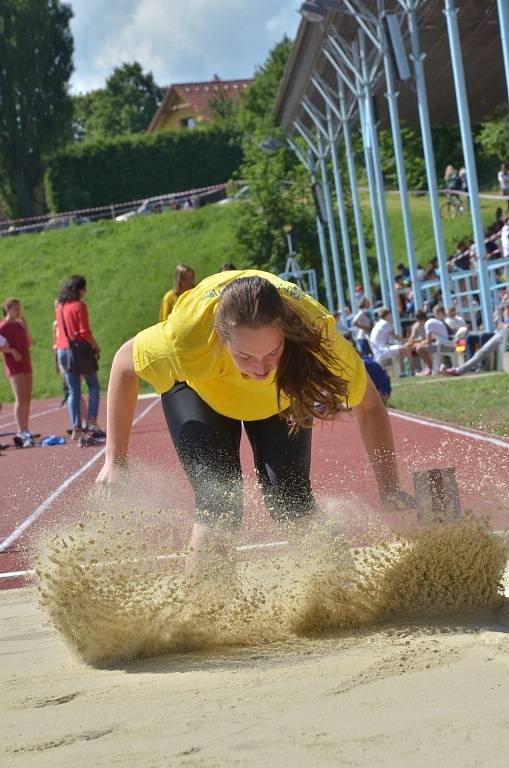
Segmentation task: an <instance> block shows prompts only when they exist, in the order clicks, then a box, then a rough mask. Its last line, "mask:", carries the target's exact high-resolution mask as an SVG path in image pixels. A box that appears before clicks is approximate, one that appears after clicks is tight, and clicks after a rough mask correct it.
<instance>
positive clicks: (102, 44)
mask: <svg viewBox="0 0 509 768" xmlns="http://www.w3.org/2000/svg"><path fill="white" fill-rule="evenodd" d="M68 2H69V4H70V5H71V6H72V9H73V12H74V19H73V21H72V24H71V27H72V32H73V36H74V44H75V53H74V64H75V72H74V75H73V78H72V81H71V86H72V91H73V92H74V93H80V92H81V93H84V92H86V91H90V90H92V89H94V88H101V87H103V86H104V82H105V80H106V78H107V77H108V75H109V74H111V72H112V70H113V68H114V67H115V66H118V65H120V64H122V63H123V62H131V61H135V60H136V61H139V62H140V63H141V65H142V67H143V69H144V70H145V71H151V72H152V73H153V75H154V77H155V80H156V82H157V83H158V85H162V86H164V85H169V84H170V83H178V82H186V81H193V80H209V79H212V77H213V76H214V75H215V74H217V75H219V77H221V78H222V79H224V80H229V79H234V78H243V77H251V76H252V75H253V72H254V70H255V67H257V66H259V65H261V64H263V62H264V60H265V58H266V56H267V54H268V52H269V50H270V49H271V48H272V46H273V45H274V44H275V43H276V42H277V41H278V40H280V39H281V37H282V36H283V35H284V34H285V33H286V34H287V35H289V36H290V37H294V36H295V33H296V31H297V27H298V24H299V20H300V16H299V14H298V13H297V10H296V9H297V8H298V7H299V0H290V1H289V2H288V1H287V0H183V1H182V0H68Z"/></svg>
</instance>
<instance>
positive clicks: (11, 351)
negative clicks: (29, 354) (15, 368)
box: [0, 344, 23, 363]
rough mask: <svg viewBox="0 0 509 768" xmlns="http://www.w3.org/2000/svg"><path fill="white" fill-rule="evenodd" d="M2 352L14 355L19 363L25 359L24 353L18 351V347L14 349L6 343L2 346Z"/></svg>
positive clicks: (0, 347)
mask: <svg viewBox="0 0 509 768" xmlns="http://www.w3.org/2000/svg"><path fill="white" fill-rule="evenodd" d="M0 352H1V353H2V354H3V355H12V356H13V358H14V359H15V360H16V362H17V363H19V361H20V360H22V359H23V355H22V354H21V352H18V350H17V349H14V347H10V346H9V345H8V344H4V345H3V346H0Z"/></svg>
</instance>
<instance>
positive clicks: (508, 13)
mask: <svg viewBox="0 0 509 768" xmlns="http://www.w3.org/2000/svg"><path fill="white" fill-rule="evenodd" d="M497 6H498V18H499V22H500V39H501V40H502V52H503V54H504V68H505V84H506V88H507V91H508V94H509V3H508V2H507V0H497Z"/></svg>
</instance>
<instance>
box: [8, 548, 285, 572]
mask: <svg viewBox="0 0 509 768" xmlns="http://www.w3.org/2000/svg"><path fill="white" fill-rule="evenodd" d="M287 544H288V541H267V542H262V543H259V544H243V545H242V546H241V547H237V548H236V549H237V552H251V551H253V550H255V549H275V548H276V547H286V545H287ZM177 557H185V552H171V553H169V554H164V555H155V556H154V557H142V558H134V559H131V560H113V561H112V562H108V563H97V565H99V566H100V565H103V566H104V565H116V564H117V563H139V562H140V561H142V560H174V559H176V558H177ZM34 573H35V571H34V570H28V571H10V572H9V573H0V579H20V578H22V577H23V576H33V575H34Z"/></svg>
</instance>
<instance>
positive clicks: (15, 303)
mask: <svg viewBox="0 0 509 768" xmlns="http://www.w3.org/2000/svg"><path fill="white" fill-rule="evenodd" d="M3 314H4V320H3V321H2V322H1V323H0V336H1V337H2V338H4V339H5V341H6V344H3V345H0V352H2V353H3V356H4V367H5V374H6V376H7V378H8V379H9V381H10V383H11V387H12V391H13V394H14V398H15V403H14V418H15V419H16V424H17V426H18V434H17V435H16V440H15V442H16V444H17V445H18V444H19V445H20V446H22V447H23V448H28V447H29V446H32V445H33V444H34V439H33V436H32V433H31V432H30V430H29V429H28V419H29V416H30V404H31V401H32V363H31V361H30V347H31V345H32V337H31V336H30V330H29V328H28V324H27V322H26V320H25V319H24V318H23V316H22V315H21V302H20V300H19V299H15V298H14V297H11V298H9V299H6V300H5V302H4V305H3Z"/></svg>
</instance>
